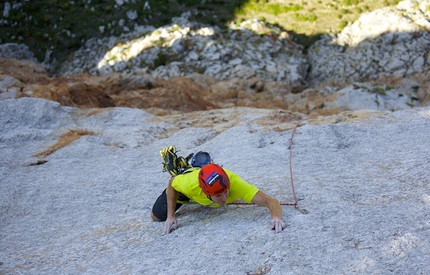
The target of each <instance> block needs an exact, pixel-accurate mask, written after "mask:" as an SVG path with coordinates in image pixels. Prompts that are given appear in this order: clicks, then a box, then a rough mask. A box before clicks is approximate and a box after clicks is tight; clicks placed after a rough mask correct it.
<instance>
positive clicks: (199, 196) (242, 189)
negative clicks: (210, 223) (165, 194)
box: [172, 168, 259, 208]
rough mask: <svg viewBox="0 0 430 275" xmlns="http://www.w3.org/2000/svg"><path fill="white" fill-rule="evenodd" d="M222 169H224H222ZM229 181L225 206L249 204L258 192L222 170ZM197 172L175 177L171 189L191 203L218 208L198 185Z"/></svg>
mask: <svg viewBox="0 0 430 275" xmlns="http://www.w3.org/2000/svg"><path fill="white" fill-rule="evenodd" d="M223 169H224V168H223ZM224 171H225V172H226V174H227V176H228V178H229V180H230V189H229V190H230V192H229V195H228V198H227V201H226V204H229V203H231V202H234V201H236V200H238V199H242V200H243V201H245V202H247V203H251V201H252V199H253V198H254V196H255V194H257V192H258V191H259V190H258V188H257V187H255V186H254V185H251V184H249V183H247V182H246V181H244V180H243V179H242V178H241V177H240V176H238V175H237V174H235V173H233V172H231V171H229V170H227V169H224ZM198 175H199V170H196V171H192V172H190V173H188V174H182V175H178V176H176V177H175V179H174V180H173V182H172V187H173V188H174V189H175V190H176V191H178V192H181V193H182V194H184V195H185V196H187V197H188V198H190V199H191V202H194V203H198V204H201V205H204V206H209V207H213V208H216V207H220V205H219V204H217V203H214V202H213V201H211V200H210V199H209V198H208V197H207V196H206V194H205V193H203V190H202V188H201V187H200V184H199V179H198Z"/></svg>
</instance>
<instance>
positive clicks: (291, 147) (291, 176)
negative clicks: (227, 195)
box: [230, 119, 308, 214]
mask: <svg viewBox="0 0 430 275" xmlns="http://www.w3.org/2000/svg"><path fill="white" fill-rule="evenodd" d="M304 120H306V119H302V120H300V121H299V122H297V123H296V125H294V128H293V131H292V132H291V137H290V139H289V149H290V181H291V189H292V191H293V196H294V203H284V202H283V203H280V205H285V206H294V207H295V208H296V209H297V210H299V211H300V212H302V213H303V214H307V213H308V211H307V210H306V209H303V208H300V207H298V205H299V201H298V199H297V195H296V190H295V188H294V179H293V137H294V134H295V132H296V129H297V128H298V127H299V126H300V124H302V122H303V121H304ZM230 204H235V205H249V204H248V203H245V202H234V203H230Z"/></svg>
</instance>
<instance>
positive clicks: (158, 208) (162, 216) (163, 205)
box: [152, 189, 190, 221]
mask: <svg viewBox="0 0 430 275" xmlns="http://www.w3.org/2000/svg"><path fill="white" fill-rule="evenodd" d="M166 190H167V189H164V191H163V193H161V195H160V196H159V197H158V198H157V200H156V201H155V203H154V206H152V214H154V216H155V217H157V219H159V220H160V221H165V220H166V219H167V194H166ZM189 200H190V199H189V198H188V197H187V196H185V195H184V194H182V193H179V195H178V201H189ZM182 205H183V204H182V203H178V202H176V207H175V212H176V211H178V209H179V208H181V206H182Z"/></svg>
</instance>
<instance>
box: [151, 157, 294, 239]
mask: <svg viewBox="0 0 430 275" xmlns="http://www.w3.org/2000/svg"><path fill="white" fill-rule="evenodd" d="M238 199H242V200H243V201H245V202H246V203H253V204H256V205H258V206H264V207H267V208H268V209H269V211H270V213H271V216H272V217H271V221H270V222H269V229H271V230H274V231H275V233H280V232H282V230H283V229H284V228H285V227H286V224H285V223H284V222H283V221H282V207H281V205H280V204H279V201H278V200H277V199H275V198H273V197H271V196H269V195H267V194H265V193H264V192H262V191H260V190H259V189H258V188H257V187H255V186H253V185H251V184H249V183H247V182H246V181H244V180H243V179H242V178H241V177H240V176H238V175H237V174H235V173H233V172H231V171H229V170H227V169H224V168H222V167H221V166H219V165H217V164H214V163H212V162H211V163H209V164H205V165H204V166H203V167H202V168H201V169H196V170H193V171H191V172H189V173H184V174H178V175H176V176H173V177H172V178H171V179H170V181H169V183H168V185H167V188H166V189H165V190H164V191H163V192H162V194H161V195H160V196H159V197H158V199H157V200H156V202H155V203H154V206H153V208H152V212H151V218H152V220H153V221H165V224H164V234H169V233H170V232H171V231H172V230H174V229H177V228H178V221H177V219H176V216H175V212H176V211H177V210H178V209H179V208H180V207H181V206H182V205H183V204H184V203H185V204H187V203H198V204H200V205H203V206H208V207H213V208H216V207H220V206H224V205H226V204H229V203H232V202H234V201H236V200H238Z"/></svg>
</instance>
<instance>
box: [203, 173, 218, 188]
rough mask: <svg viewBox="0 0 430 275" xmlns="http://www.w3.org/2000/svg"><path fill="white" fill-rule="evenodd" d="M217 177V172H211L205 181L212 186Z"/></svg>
mask: <svg viewBox="0 0 430 275" xmlns="http://www.w3.org/2000/svg"><path fill="white" fill-rule="evenodd" d="M218 179H219V175H218V173H217V172H213V173H212V174H210V176H209V177H208V178H207V180H206V182H207V183H208V184H209V185H210V186H212V185H214V183H215V182H216V181H217V180H218Z"/></svg>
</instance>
